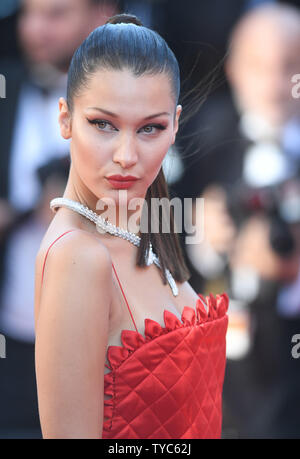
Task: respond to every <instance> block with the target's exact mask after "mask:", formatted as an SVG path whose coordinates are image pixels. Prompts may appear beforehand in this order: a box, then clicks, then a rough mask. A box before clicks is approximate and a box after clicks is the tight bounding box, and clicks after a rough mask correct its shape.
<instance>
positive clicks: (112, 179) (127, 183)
mask: <svg viewBox="0 0 300 459" xmlns="http://www.w3.org/2000/svg"><path fill="white" fill-rule="evenodd" d="M106 178H107V180H108V181H109V183H110V184H111V186H112V187H113V188H116V189H125V188H130V187H131V186H132V185H133V184H134V182H136V180H138V177H134V176H133V175H110V176H109V177H106Z"/></svg>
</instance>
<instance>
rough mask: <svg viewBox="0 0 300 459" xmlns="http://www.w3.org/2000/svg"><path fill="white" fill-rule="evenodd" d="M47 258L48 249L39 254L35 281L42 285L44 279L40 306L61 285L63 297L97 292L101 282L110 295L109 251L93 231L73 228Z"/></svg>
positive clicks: (110, 271)
mask: <svg viewBox="0 0 300 459" xmlns="http://www.w3.org/2000/svg"><path fill="white" fill-rule="evenodd" d="M45 257H46V250H45V249H42V250H41V251H40V252H39V253H38V254H37V257H36V283H37V285H41V282H42V288H41V292H40V295H39V296H40V301H39V309H40V308H41V306H42V304H43V303H44V302H45V301H47V300H46V299H47V298H49V297H51V296H53V292H54V291H57V289H58V288H60V289H61V297H65V296H67V295H69V296H70V297H75V298H76V296H77V295H79V294H81V295H82V294H83V293H85V294H88V293H89V294H92V293H94V294H95V295H97V294H98V292H99V288H100V289H101V284H102V286H103V288H104V286H105V287H106V289H105V290H106V294H107V295H108V294H109V293H110V292H111V291H110V285H111V275H112V263H111V257H110V253H109V250H108V249H107V247H106V246H105V245H104V244H102V243H101V241H100V240H99V239H98V238H97V237H95V236H94V235H93V234H90V233H88V232H86V231H83V230H79V229H78V230H76V231H72V232H71V233H69V234H67V235H65V236H63V237H61V238H60V239H59V240H57V241H56V242H55V244H53V245H52V246H51V249H50V250H49V252H48V254H47V258H46V259H45ZM44 262H45V266H44V273H43V280H42V265H43V263H44ZM102 294H103V292H102ZM107 295H106V296H107ZM47 302H48V301H47Z"/></svg>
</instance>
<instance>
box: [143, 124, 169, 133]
mask: <svg viewBox="0 0 300 459" xmlns="http://www.w3.org/2000/svg"><path fill="white" fill-rule="evenodd" d="M142 129H143V131H144V133H145V134H156V132H157V129H158V130H159V131H164V130H165V129H166V126H163V125H162V124H148V125H147V126H144V127H143V128H142Z"/></svg>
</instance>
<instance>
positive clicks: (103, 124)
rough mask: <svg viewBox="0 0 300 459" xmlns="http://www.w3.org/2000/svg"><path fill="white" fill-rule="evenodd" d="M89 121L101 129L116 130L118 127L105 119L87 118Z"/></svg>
mask: <svg viewBox="0 0 300 459" xmlns="http://www.w3.org/2000/svg"><path fill="white" fill-rule="evenodd" d="M87 121H88V122H89V123H90V124H93V125H96V126H97V128H98V129H99V131H105V132H107V131H116V130H117V129H116V128H115V127H113V125H112V124H111V123H109V122H108V121H105V120H89V119H88V118H87ZM107 127H108V128H109V129H106V128H107Z"/></svg>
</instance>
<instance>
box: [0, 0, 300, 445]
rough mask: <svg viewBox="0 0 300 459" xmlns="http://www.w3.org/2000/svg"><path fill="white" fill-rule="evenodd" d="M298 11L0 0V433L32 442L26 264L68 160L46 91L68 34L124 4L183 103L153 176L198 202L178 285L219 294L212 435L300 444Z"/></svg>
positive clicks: (58, 72) (269, 4)
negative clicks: (0, 342)
mask: <svg viewBox="0 0 300 459" xmlns="http://www.w3.org/2000/svg"><path fill="white" fill-rule="evenodd" d="M298 8H300V1H289V2H288V1H286V2H284V1H282V2H280V1H275V0H274V1H267V0H265V1H264V0H226V2H224V0H210V1H205V0H187V1H185V2H183V1H181V0H144V1H143V0H128V1H125V0H124V1H117V0H1V2H0V74H2V75H4V77H5V80H6V86H5V88H4V89H5V94H4V93H3V91H1V98H0V139H1V142H0V333H1V334H3V335H4V336H5V339H6V358H0V438H41V431H40V425H39V417H38V405H37V394H36V382H35V370H34V315H33V312H34V311H33V305H34V269H35V257H36V253H37V251H38V248H39V245H40V242H41V239H42V237H43V235H44V233H45V231H46V229H47V227H48V225H49V223H50V221H51V219H52V218H53V214H52V212H51V210H50V209H49V202H50V200H51V199H52V198H54V197H57V196H62V193H63V191H64V187H65V184H66V181H67V177H68V171H69V165H70V163H69V151H68V146H69V145H68V141H66V140H63V139H62V138H61V137H60V133H59V127H58V121H57V117H58V98H59V97H60V96H65V92H66V82H67V70H68V66H69V63H70V59H71V56H72V54H73V52H74V51H75V49H76V48H77V47H78V45H79V44H80V43H81V41H82V40H83V39H84V38H85V37H86V36H87V35H88V34H89V33H90V31H91V30H93V29H94V28H95V27H97V26H99V25H102V24H103V23H105V22H106V19H107V17H109V16H112V15H113V14H116V13H118V12H124V11H126V12H130V13H134V14H136V15H137V16H139V17H140V18H141V20H142V21H143V23H144V24H145V25H146V26H150V27H152V28H154V29H155V30H157V31H158V32H159V33H160V34H161V35H162V36H163V37H164V38H165V39H166V40H167V42H168V43H169V45H170V46H171V48H172V49H173V51H174V52H175V54H176V56H177V58H178V61H179V64H180V68H181V76H182V88H183V92H182V104H183V109H184V112H185V109H186V110H187V111H188V107H189V108H190V111H189V112H188V113H186V115H189V117H188V118H186V120H185V122H184V123H183V124H182V126H181V128H180V131H179V134H178V138H177V141H176V145H175V146H174V148H172V150H170V152H169V153H168V155H167V156H166V158H165V161H164V171H165V175H166V179H167V181H168V183H169V187H170V192H171V196H172V197H173V196H174V197H175V196H179V197H180V198H193V202H194V203H195V199H196V198H199V197H202V198H204V199H205V201H204V238H203V241H202V242H201V243H199V244H185V233H182V234H181V235H180V237H181V238H182V246H183V249H184V253H185V256H186V260H187V264H188V267H189V269H190V271H191V273H192V277H191V279H190V283H191V285H192V286H193V288H194V289H195V290H196V291H197V292H202V293H204V294H208V293H209V292H212V293H213V294H216V293H220V292H222V291H226V292H228V294H229V297H230V306H229V329H228V335H227V367H226V374H225V382H224V393H223V396H224V402H223V403H224V407H223V433H222V437H223V438H300V423H299V421H298V413H299V410H300V391H299V387H300V360H298V359H296V358H293V356H292V352H291V350H292V346H293V344H292V338H293V336H294V335H295V334H299V333H300V269H299V267H300V100H298V97H299V96H300V89H299V96H298V92H297V87H296V82H297V81H298V80H297V77H294V75H299V74H300V9H298ZM292 78H293V79H292ZM295 78H296V80H295ZM299 80H300V76H299ZM2 89H3V88H2ZM4 95H5V97H4ZM198 211H199V210H198V208H197V206H194V220H193V221H194V223H195V222H196V223H195V224H196V225H197V224H198V222H199V223H200V222H202V219H201V218H197V212H198ZM2 357H3V356H2Z"/></svg>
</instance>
